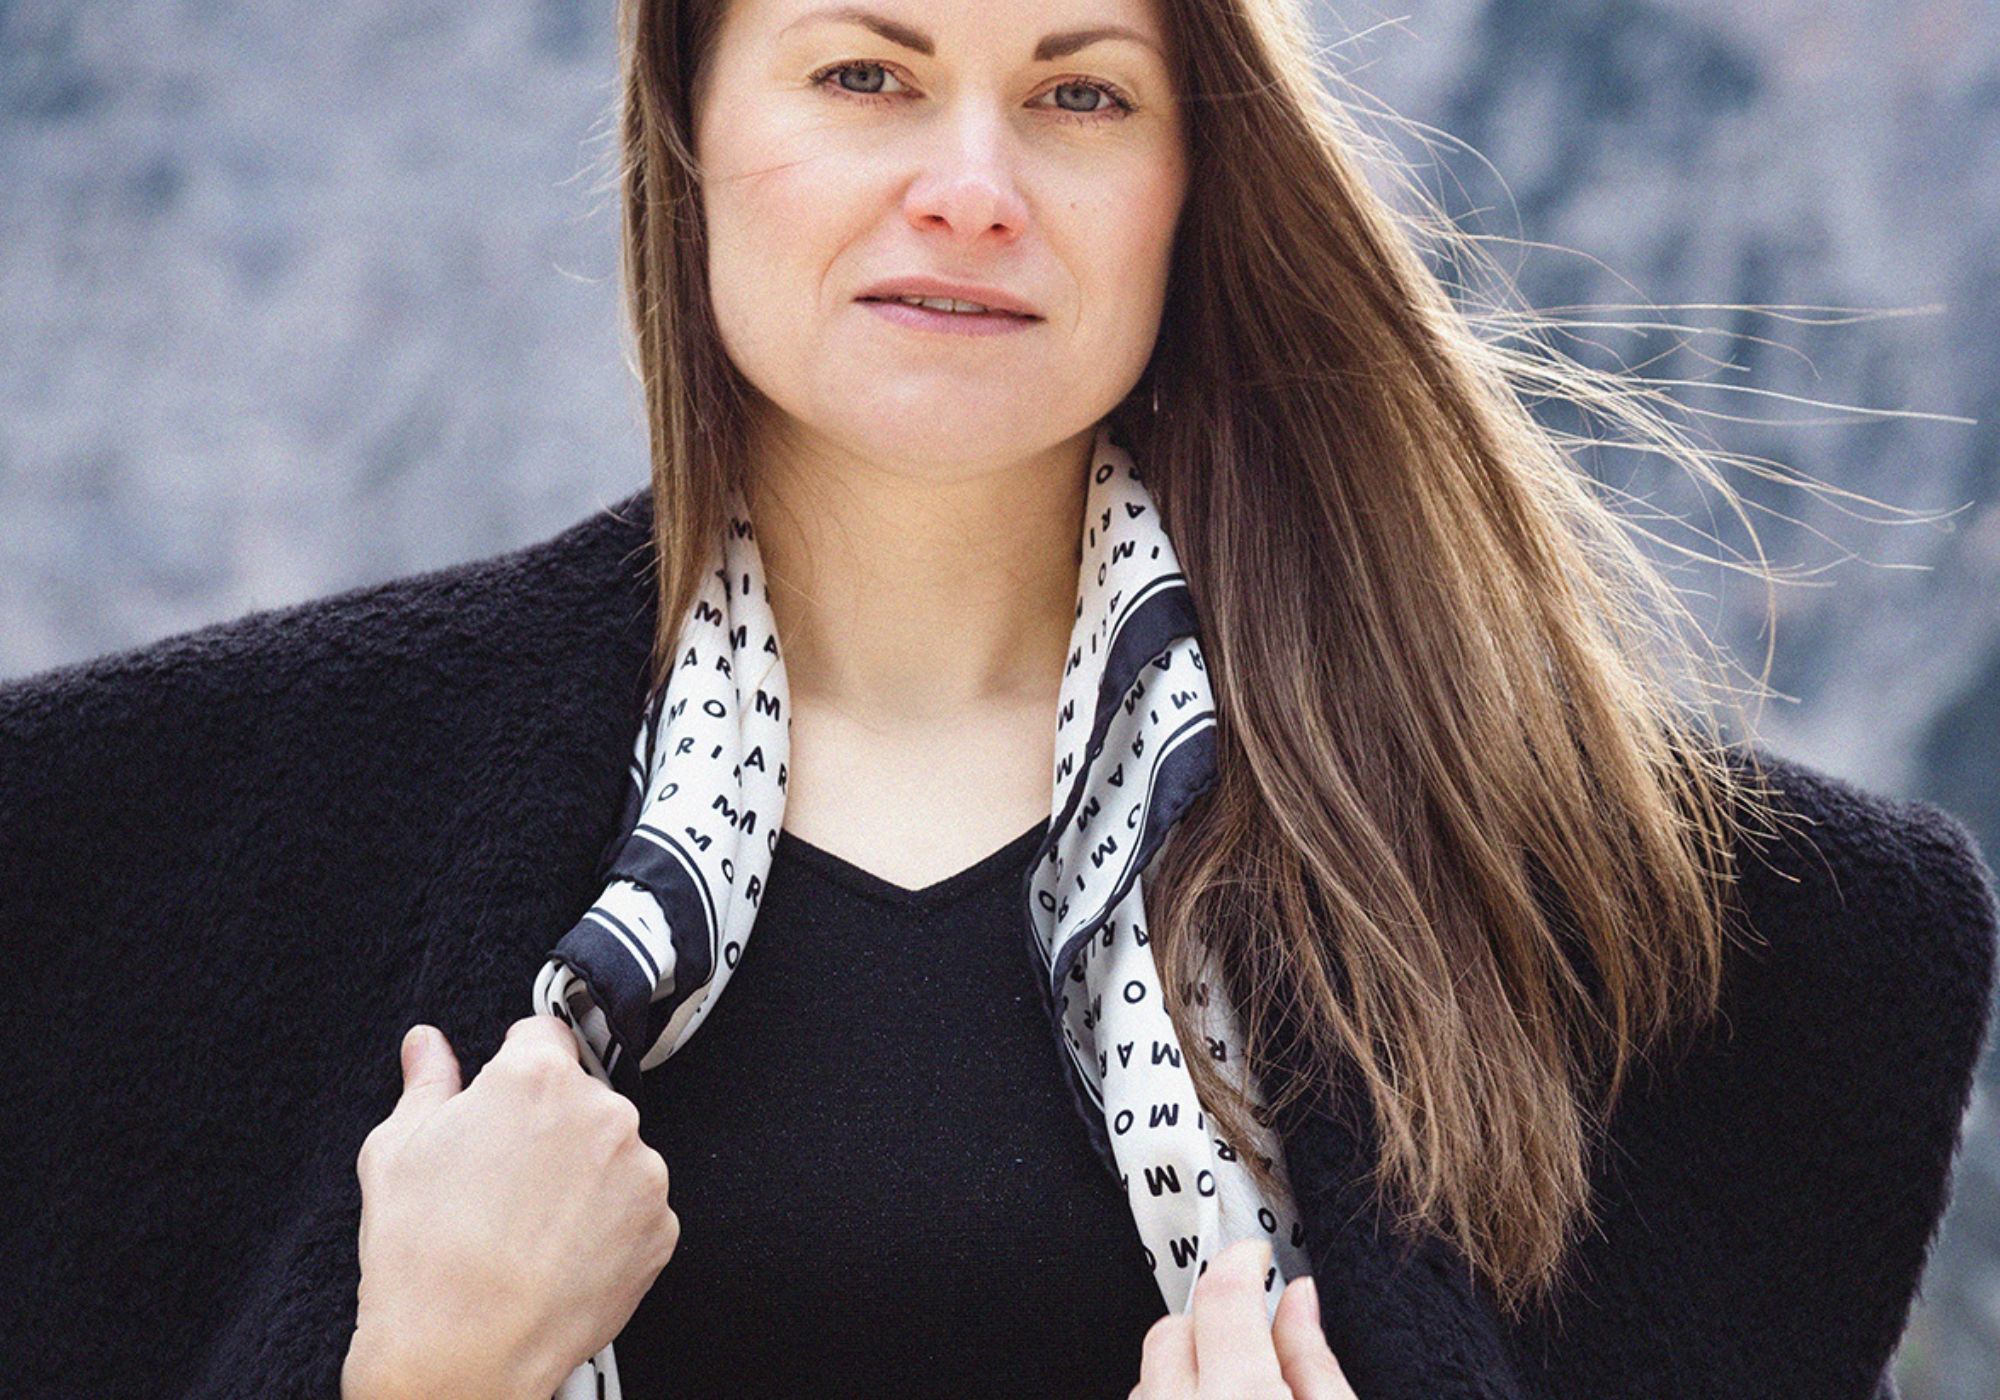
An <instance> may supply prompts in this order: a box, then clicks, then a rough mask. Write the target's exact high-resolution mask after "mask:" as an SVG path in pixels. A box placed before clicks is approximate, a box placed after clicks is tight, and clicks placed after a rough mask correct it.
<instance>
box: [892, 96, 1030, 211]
mask: <svg viewBox="0 0 2000 1400" xmlns="http://www.w3.org/2000/svg"><path fill="white" fill-rule="evenodd" d="M935 137H936V139H935V140H934V141H933V142H932V143H931V144H930V145H929V146H928V147H927V149H926V150H925V153H924V159H923V163H922V166H921V168H920V169H919V170H918V171H917V172H916V175H915V177H914V178H913V179H912V180H911V181H910V184H909V187H908V189H907V190H905V192H904V195H903V212H904V215H905V216H906V217H907V218H908V219H909V221H910V223H911V224H912V225H913V226H914V227H915V228H917V229H918V230H919V231H921V232H925V233H942V234H946V235H948V236H950V237H951V238H953V239H954V240H957V241H961V242H966V243H977V242H980V241H983V240H992V241H995V242H999V243H1011V242H1013V241H1014V240H1015V239H1016V238H1018V237H1019V236H1020V234H1021V231H1022V229H1024V228H1025V227H1026V226H1027V220H1028V203H1027V199H1026V197H1025V195H1024V194H1023V193H1022V190H1021V185H1020V178H1019V176H1020V172H1019V171H1018V169H1017V168H1016V162H1017V159H1018V153H1017V152H1016V151H1015V150H1014V148H1013V142H1012V134H1011V133H1010V132H1009V131H1008V130H1007V127H1006V123H1005V121H1004V119H1002V118H1000V117H999V116H997V115H996V114H989V113H981V112H976V111H961V112H958V113H954V114H951V115H950V116H949V117H947V118H946V119H944V120H941V121H940V122H939V123H938V128H937V130H936V133H935Z"/></svg>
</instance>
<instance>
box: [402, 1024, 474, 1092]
mask: <svg viewBox="0 0 2000 1400" xmlns="http://www.w3.org/2000/svg"><path fill="white" fill-rule="evenodd" d="M461 1087H463V1085H462V1082H461V1080H460V1079H459V1073H458V1056H456V1055H454V1054H453V1053H452V1052H451V1042H449V1041H447V1040H446V1039H445V1038H444V1032H442V1031H440V1030H438V1029H437V1028H436V1027H435V1026H411V1027H410V1030H409V1034H407V1035H405V1036H404V1037H403V1097H402V1098H401V1099H400V1100H398V1101H397V1103H396V1108H397V1110H398V1111H399V1112H400V1111H402V1110H403V1109H405V1108H410V1109H417V1110H428V1109H432V1108H435V1107H436V1106H437V1105H439V1104H441V1103H443V1102H444V1101H445V1100H446V1099H449V1098H451V1097H452V1096H453V1095H455V1094H457V1093H458V1091H459V1089H460V1088H461Z"/></svg>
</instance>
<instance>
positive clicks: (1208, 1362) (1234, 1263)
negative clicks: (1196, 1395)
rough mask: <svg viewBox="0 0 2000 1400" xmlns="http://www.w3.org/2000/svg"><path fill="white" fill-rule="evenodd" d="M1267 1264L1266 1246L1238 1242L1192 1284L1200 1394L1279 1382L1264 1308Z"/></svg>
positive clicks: (1249, 1391)
mask: <svg viewBox="0 0 2000 1400" xmlns="http://www.w3.org/2000/svg"><path fill="white" fill-rule="evenodd" d="M1270 1267H1271V1246H1270V1245H1268V1244H1266V1243H1265V1242H1263V1241H1262V1240H1240V1241H1238V1242H1237V1243H1235V1244H1233V1245H1231V1246H1230V1247H1229V1248H1227V1249H1225V1250H1223V1251H1222V1253H1220V1254H1218V1255H1216V1256H1215V1258H1214V1259H1213V1260H1211V1261H1210V1262H1209V1266H1208V1271H1207V1272H1206V1273H1204V1274H1203V1275H1202V1276H1201V1279H1200V1281H1199V1282H1197V1283H1196V1284H1195V1286H1194V1301H1193V1302H1192V1303H1191V1304H1189V1306H1188V1316H1189V1317H1190V1318H1191V1319H1192V1320H1193V1323H1194V1364H1195V1374H1196V1377H1197V1379H1198V1380H1199V1381H1200V1383H1201V1388H1202V1391H1203V1392H1204V1393H1207V1392H1211V1391H1212V1392H1213V1393H1215V1394H1217V1395H1235V1394H1246V1395H1247V1394H1256V1393H1258V1392H1259V1391H1262V1390H1268V1389H1270V1388H1273V1387H1275V1386H1277V1385H1278V1384H1279V1383H1280V1382H1281V1380H1282V1375H1281V1373H1280V1372H1279V1370H1278V1358H1277V1354H1276V1353H1275V1352H1273V1351H1272V1349H1271V1325H1270V1320H1269V1315H1268V1314H1267V1313H1266V1312H1265V1310H1264V1274H1265V1271H1266V1270H1268V1269H1269V1268H1270Z"/></svg>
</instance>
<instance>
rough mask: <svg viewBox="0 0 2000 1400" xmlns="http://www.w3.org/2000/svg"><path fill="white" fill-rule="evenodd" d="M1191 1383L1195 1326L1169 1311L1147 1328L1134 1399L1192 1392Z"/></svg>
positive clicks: (1193, 1379)
mask: <svg viewBox="0 0 2000 1400" xmlns="http://www.w3.org/2000/svg"><path fill="white" fill-rule="evenodd" d="M1194 1384H1195V1373H1194V1325H1193V1323H1192V1322H1190V1321H1189V1319H1188V1318H1186V1317H1184V1316H1182V1315H1180V1314H1178V1313H1168V1314H1167V1315H1166V1316H1165V1317H1163V1318H1161V1319H1160V1320H1159V1321H1158V1322H1156V1323H1154V1324H1153V1325H1152V1326H1151V1327H1149V1328H1147V1329H1146V1345H1145V1348H1144V1350H1143V1351H1141V1352H1140V1354H1139V1385H1138V1388H1137V1389H1136V1390H1134V1391H1133V1392H1132V1396H1133V1400H1147V1397H1161V1396H1182V1395H1192V1394H1194Z"/></svg>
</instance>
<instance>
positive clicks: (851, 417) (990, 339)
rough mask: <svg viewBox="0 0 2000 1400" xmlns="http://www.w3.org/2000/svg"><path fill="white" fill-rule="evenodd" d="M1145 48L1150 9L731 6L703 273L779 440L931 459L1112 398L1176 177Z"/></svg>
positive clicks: (1167, 240) (1153, 317)
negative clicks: (775, 419)
mask: <svg viewBox="0 0 2000 1400" xmlns="http://www.w3.org/2000/svg"><path fill="white" fill-rule="evenodd" d="M1165 47H1166V38H1165V35H1164V34H1163V33H1162V32H1161V29H1160V25H1159V22H1158V20H1157V19H1156V17H1155V15H1154V12H1153V5H1152V2H1151V0H863V2H862V3H861V4H858V5H848V4H842V3H839V0H730V3H729V6H728V10H727V12H726V15H725V18H724V22H723V25H722V30H721V33H720V35H719V37H718V39H717V42H716V48H715V51H714V53H713V54H712V55H711V57H710V62H709V65H708V67H707V69H706V72H705V75H704V80H703V84H702V87H701V90H700V94H699V97H698V102H697V112H696V152H697V155H698V158H699V160H700V164H701V169H702V186H703V201H704V205H705V212H706V217H707V221H708V240H709V279H710V286H711V288H712V290H713V296H714V301H715V315H716V320H717V323H718V325H719V326H720V329H721V333H722V338H723V343H724V345H725V346H726V347H727V349H728V352H729V355H730V358H731V359H732V360H733V361H734V362H735V364H736V366H737V368H738V369H740V370H741V371H742V372H743V374H744V375H745V377H746V378H748V379H749V381H750V382H751V383H752V384H753V385H754V386H755V387H756V388H757V389H758V390H759V391H761V393H762V394H763V395H764V396H765V397H766V398H767V399H768V400H769V401H770V402H771V403H772V404H774V405H775V406H776V407H777V409H778V410H780V411H781V413H782V414H783V415H784V417H785V419H786V420H788V421H786V422H784V423H783V425H782V429H783V431H785V432H787V433H791V434H800V433H802V434H803V435H804V438H805V440H806V441H808V442H811V443H813V444H815V445H817V446H820V447H824V448H831V449H833V450H835V451H837V452H840V453H842V454H849V453H852V454H856V455H860V456H863V457H868V458H873V459H877V460H885V461H888V462H893V463H897V464H899V465H900V466H902V467H905V468H908V469H914V470H919V471H929V472H939V471H946V472H948V471H950V470H951V468H952V466H953V464H958V465H960V466H970V465H972V464H975V463H982V462H983V463H994V462H999V461H1006V460H1020V459H1023V458H1025V457H1028V456H1031V455H1033V454H1035V453H1037V452H1045V451H1047V450H1049V449H1051V448H1052V447H1055V446H1057V445H1058V444H1062V443H1066V442H1069V441H1070V440H1071V439H1073V438H1075V437H1077V436H1078V435H1080V434H1084V433H1087V432H1088V431H1089V430H1090V429H1091V427H1092V426H1093V425H1094V424H1096V422H1097V421H1098V420H1099V419H1100V418H1102V417H1103V416H1104V415H1105V414H1106V413H1108V412H1109V411H1110V410H1111V409H1112V408H1113V407H1115V406H1116V405H1117V403H1118V402H1119V400H1121V399H1122V398H1123V397H1124V396H1125V395H1126V393H1127V392H1128V391H1129V390H1130V389H1131V387H1132V385H1133V383H1134V382H1135V381H1136V380H1137V379H1138V377H1139V375H1140V373H1141V372H1142V371H1143V369H1144V368H1145V364H1146V360H1147V357H1148V356H1149V355H1150V354H1151V352H1152V345H1153V339H1154V336H1155V334H1156V332H1157V330H1158V328H1159V320H1160V308H1161V303H1162V300H1163V298H1164V295H1165V289H1166V280H1167V267H1168V259H1169V253H1170V248H1171V245H1172V242H1173V233H1174V225H1175V221H1176V219H1177V217H1178V215H1179V213H1180V207H1181V197H1182V194H1183V191H1184V188H1185V184H1186V158H1185V152H1184V145H1183V138H1182V135H1181V118H1180V112H1179V109H1178V107H1177V105H1176V100H1175V94H1174V93H1173V91H1172V89H1171V82H1170V77H1169V70H1168V64H1167V59H1166V55H1165V52H1164V51H1165Z"/></svg>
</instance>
